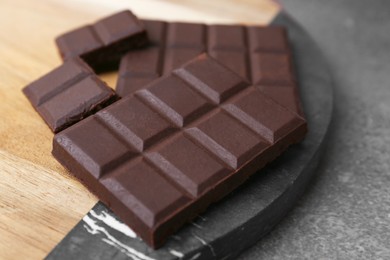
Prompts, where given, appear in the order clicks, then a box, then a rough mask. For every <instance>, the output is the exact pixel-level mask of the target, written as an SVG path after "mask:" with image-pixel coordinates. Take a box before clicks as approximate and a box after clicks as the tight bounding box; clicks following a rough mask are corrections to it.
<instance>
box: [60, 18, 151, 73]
mask: <svg viewBox="0 0 390 260" xmlns="http://www.w3.org/2000/svg"><path fill="white" fill-rule="evenodd" d="M56 43H57V46H58V49H59V51H60V54H61V57H62V58H63V59H64V60H67V59H69V58H72V57H76V56H80V57H81V58H82V59H84V61H85V62H87V63H88V64H89V65H90V66H91V67H92V68H93V69H94V70H95V71H96V72H101V71H104V70H112V69H116V68H117V67H118V64H119V60H120V58H121V57H122V56H123V55H124V54H125V53H126V52H128V51H129V50H131V49H134V48H137V47H140V46H143V45H145V44H146V43H147V36H146V33H145V29H144V25H143V23H142V22H141V21H139V20H138V19H137V17H136V16H135V15H134V14H132V13H131V12H130V11H122V12H119V13H116V14H113V15H111V16H109V17H106V18H104V19H101V20H99V21H97V22H96V23H94V24H93V25H86V26H83V27H80V28H78V29H75V30H73V31H70V32H68V33H65V34H63V35H61V36H59V37H58V38H57V39H56Z"/></svg>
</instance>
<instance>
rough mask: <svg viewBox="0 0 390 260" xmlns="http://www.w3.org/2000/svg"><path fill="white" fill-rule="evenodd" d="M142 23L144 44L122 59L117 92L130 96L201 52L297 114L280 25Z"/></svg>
mask: <svg viewBox="0 0 390 260" xmlns="http://www.w3.org/2000/svg"><path fill="white" fill-rule="evenodd" d="M143 22H144V24H145V28H146V31H147V33H148V37H149V39H150V43H149V45H148V47H146V48H143V49H141V50H137V51H132V52H129V53H128V54H127V55H126V56H124V57H123V58H122V60H121V64H120V69H119V78H118V83H117V87H116V91H117V93H118V95H120V96H127V95H130V94H132V93H134V92H135V91H137V90H139V89H142V88H144V87H145V86H146V85H147V84H149V83H150V82H152V81H153V80H155V79H156V78H158V77H160V76H162V75H166V74H169V73H170V72H171V70H172V69H175V68H177V67H179V66H180V65H182V64H183V63H185V62H187V61H189V60H191V59H192V58H194V57H196V56H198V55H199V54H201V53H203V52H207V53H208V54H209V55H210V56H212V57H214V58H215V59H217V60H218V61H219V62H221V63H223V64H224V65H225V66H227V67H228V68H230V69H232V70H233V71H235V72H236V73H237V74H239V75H240V76H241V77H243V78H245V79H246V80H247V81H249V82H250V83H252V84H253V85H255V86H258V87H259V89H260V90H262V91H263V90H265V91H264V93H265V94H266V95H268V96H269V97H271V98H272V99H274V100H276V101H277V102H279V103H281V104H282V105H284V106H286V107H287V108H289V109H291V110H293V111H295V112H297V113H299V114H301V115H303V114H302V110H301V108H300V102H299V97H298V95H297V88H296V85H297V83H296V80H295V76H294V72H293V68H292V67H293V64H292V56H291V53H290V47H289V44H288V37H287V33H286V31H285V29H284V28H283V27H276V26H275V27H272V26H267V27H262V26H240V25H203V24H192V23H176V22H174V23H168V22H162V21H151V20H144V21H143ZM286 99H288V100H286Z"/></svg>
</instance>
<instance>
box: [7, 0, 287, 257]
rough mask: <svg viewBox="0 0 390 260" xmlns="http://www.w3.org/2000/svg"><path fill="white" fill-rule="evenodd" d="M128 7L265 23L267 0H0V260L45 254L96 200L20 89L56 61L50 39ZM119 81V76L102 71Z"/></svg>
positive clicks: (159, 15) (143, 13)
mask: <svg viewBox="0 0 390 260" xmlns="http://www.w3.org/2000/svg"><path fill="white" fill-rule="evenodd" d="M126 8H130V9H131V10H132V11H133V12H134V13H135V14H137V15H138V16H139V17H142V18H155V19H165V20H180V21H196V22H206V23H245V24H267V23H268V22H269V21H270V20H271V19H272V18H273V17H274V16H275V14H276V13H277V12H278V10H279V7H278V5H276V4H275V3H273V2H271V1H270V0H242V1H239V0H212V1H210V0H207V1H199V0H167V1H162V0H161V1H152V0H149V1H148V0H133V1H131V0H116V1H108V0H106V1H105V0H80V1H76V0H67V1H62V0H48V1H31V0H1V1H0V174H1V177H0V259H39V258H42V257H44V256H45V255H46V254H47V253H48V252H49V251H50V250H51V249H52V248H53V247H54V246H55V245H56V244H57V243H58V242H59V241H60V240H61V239H62V238H63V237H64V235H65V234H66V233H67V232H69V230H70V229H71V228H72V227H73V226H74V225H75V224H76V223H77V222H78V221H79V220H80V219H81V218H82V216H83V215H84V214H85V213H86V212H88V211H89V209H90V208H91V207H92V206H93V205H94V204H95V203H96V202H97V199H96V197H95V196H93V195H92V194H91V193H89V192H88V190H87V189H86V188H85V187H83V186H82V185H81V184H80V183H79V182H78V181H77V180H75V179H74V178H72V177H71V175H70V174H69V173H68V172H67V171H66V170H65V169H64V168H63V167H62V166H61V165H60V164H59V163H57V162H56V161H55V160H54V158H53V157H52V156H51V146H52V145H51V142H52V138H53V134H52V133H51V132H50V130H49V128H48V127H47V126H46V125H45V123H44V122H43V120H42V119H41V118H40V117H39V115H38V114H37V113H36V112H35V111H34V109H33V108H32V107H31V105H30V104H29V102H28V100H27V99H26V98H25V97H24V96H23V94H22V92H21V89H22V88H23V87H24V86H25V85H27V84H28V83H29V82H31V81H32V80H35V79H37V78H38V77H40V76H42V75H44V74H45V73H47V72H49V71H50V70H52V69H53V68H54V67H56V66H58V65H59V64H60V63H61V61H60V59H59V56H58V55H57V50H56V48H55V45H54V41H53V39H54V38H55V37H56V36H57V35H58V34H60V33H62V32H65V31H67V30H69V29H72V28H75V27H78V26H81V25H84V24H86V23H90V22H93V21H94V20H96V19H98V18H100V17H102V16H105V15H108V14H111V13H113V12H115V11H117V10H122V9H126ZM103 79H104V80H106V81H107V82H108V84H109V85H110V86H115V82H116V75H115V73H111V74H108V75H103Z"/></svg>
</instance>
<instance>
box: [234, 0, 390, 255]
mask: <svg viewBox="0 0 390 260" xmlns="http://www.w3.org/2000/svg"><path fill="white" fill-rule="evenodd" d="M281 3H282V5H284V7H285V9H286V10H287V12H289V13H290V14H291V16H293V17H294V18H295V19H296V20H297V21H298V22H299V23H300V24H301V25H302V26H303V27H304V28H305V29H306V30H307V31H308V32H309V34H310V35H311V36H312V37H313V38H314V40H315V41H316V42H317V43H318V44H319V46H320V47H321V49H322V50H323V51H324V54H325V56H326V58H327V61H328V63H329V65H330V68H331V70H332V73H333V76H334V79H335V112H334V121H333V124H332V131H331V136H330V138H329V144H328V150H327V154H326V155H325V157H324V158H323V162H322V165H321V166H320V170H319V171H318V177H317V178H316V179H315V181H314V182H313V183H312V185H311V187H310V188H309V189H308V191H307V192H306V193H305V195H304V197H303V198H302V199H301V201H300V202H299V203H298V205H297V207H295V209H294V210H293V211H292V212H291V213H290V214H289V215H287V217H286V218H285V220H284V221H283V222H282V223H281V224H280V225H278V226H277V227H276V229H275V230H274V231H273V232H272V233H271V234H270V235H268V236H267V237H265V238H264V239H263V240H261V241H260V242H259V243H257V244H256V245H255V246H254V247H253V248H251V249H249V250H248V251H246V252H245V253H244V254H242V255H241V257H240V259H245V260H249V259H251V260H252V259H390V1H389V0H372V1H370V0H361V1H360V0H327V1H323V0H282V1H281Z"/></svg>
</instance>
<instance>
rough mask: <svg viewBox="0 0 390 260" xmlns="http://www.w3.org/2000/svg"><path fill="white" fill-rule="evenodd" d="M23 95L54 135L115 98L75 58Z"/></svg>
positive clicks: (110, 90) (34, 83)
mask: <svg viewBox="0 0 390 260" xmlns="http://www.w3.org/2000/svg"><path fill="white" fill-rule="evenodd" d="M23 92H24V94H25V95H26V96H27V98H28V99H29V100H30V102H31V104H32V105H33V107H34V108H35V109H36V110H37V112H38V113H39V114H40V115H41V116H42V118H43V119H44V120H45V122H46V123H47V124H48V126H49V127H50V129H51V130H52V131H53V132H55V133H56V132H58V131H61V130H63V129H65V128H66V127H68V126H70V125H72V124H74V123H76V122H78V121H79V120H81V119H83V118H85V117H87V116H88V115H90V114H92V113H94V112H95V111H96V110H98V109H100V108H102V107H105V106H107V105H108V104H111V103H112V102H113V101H114V100H115V99H116V96H115V93H114V91H113V90H112V89H110V88H109V87H108V86H107V85H106V84H105V83H104V82H103V81H101V80H100V79H99V78H98V77H97V76H96V75H95V74H94V73H93V71H92V69H91V68H90V67H88V65H87V64H85V63H84V62H83V61H82V60H81V59H79V58H73V59H70V60H68V61H66V62H65V63H64V64H62V65H61V66H59V67H58V68H56V69H54V70H53V71H51V72H49V73H48V74H46V75H45V76H43V77H41V78H40V79H38V80H36V81H34V82H32V83H31V84H29V85H28V86H26V87H25V88H24V89H23Z"/></svg>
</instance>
